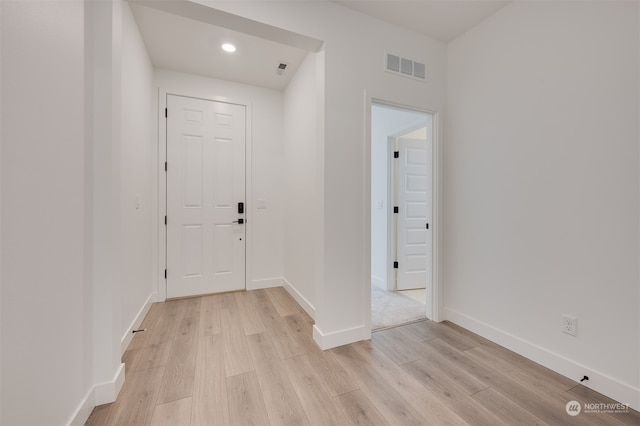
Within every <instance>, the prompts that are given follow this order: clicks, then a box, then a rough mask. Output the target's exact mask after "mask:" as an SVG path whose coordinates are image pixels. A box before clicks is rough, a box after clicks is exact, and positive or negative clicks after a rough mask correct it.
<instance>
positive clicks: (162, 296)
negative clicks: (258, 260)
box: [153, 87, 281, 302]
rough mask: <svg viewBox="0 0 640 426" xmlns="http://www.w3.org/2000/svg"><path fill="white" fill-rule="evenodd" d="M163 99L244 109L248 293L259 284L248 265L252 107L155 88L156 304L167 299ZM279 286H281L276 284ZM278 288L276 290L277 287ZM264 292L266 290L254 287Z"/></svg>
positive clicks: (249, 252) (250, 104) (212, 96)
mask: <svg viewBox="0 0 640 426" xmlns="http://www.w3.org/2000/svg"><path fill="white" fill-rule="evenodd" d="M167 95H175V96H183V97H188V98H195V99H204V100H207V101H213V102H224V103H230V104H235V105H242V106H244V107H245V131H246V138H245V224H246V225H245V239H246V245H245V286H244V287H245V289H246V290H250V289H252V288H254V287H253V285H255V283H256V282H259V281H262V280H252V275H251V273H252V270H251V262H252V261H253V257H252V251H253V250H252V247H251V244H252V241H253V238H252V236H253V226H252V225H253V217H252V214H251V207H252V200H253V195H252V169H251V166H252V146H253V145H252V136H253V133H252V127H253V126H252V113H251V111H252V103H251V102H250V101H249V100H245V99H232V98H227V97H223V96H215V95H206V94H205V95H203V94H202V93H200V92H194V91H191V90H183V89H167V88H163V87H159V88H158V145H157V147H158V153H157V154H158V157H157V158H158V163H157V170H158V176H157V185H158V186H157V189H158V192H157V195H158V197H157V200H156V202H157V204H156V211H157V212H158V227H157V231H158V234H157V236H158V238H157V242H158V253H157V254H158V256H157V258H155V259H154V261H153V263H154V265H153V269H154V271H155V272H154V274H157V277H158V279H157V301H158V302H164V301H165V300H166V299H167V281H166V279H165V278H164V271H165V269H166V268H167V229H166V227H165V224H164V216H165V215H166V214H167V179H166V175H165V174H164V163H165V162H166V161H167V121H166V120H165V116H164V112H165V108H167ZM279 285H281V284H279ZM279 285H278V286H279ZM255 288H266V287H255Z"/></svg>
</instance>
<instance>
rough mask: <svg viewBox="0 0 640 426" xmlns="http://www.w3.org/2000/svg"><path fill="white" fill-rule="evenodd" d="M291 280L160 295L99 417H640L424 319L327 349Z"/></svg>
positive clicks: (109, 421)
mask: <svg viewBox="0 0 640 426" xmlns="http://www.w3.org/2000/svg"><path fill="white" fill-rule="evenodd" d="M312 324H313V321H312V320H311V318H310V317H309V316H308V315H306V314H305V313H304V312H303V310H302V309H301V308H300V307H299V306H298V305H297V304H296V303H295V301H294V300H293V299H292V298H291V297H290V296H289V295H288V294H287V293H286V291H285V290H284V289H283V288H280V287H279V288H271V289H266V290H255V291H249V292H244V291H243V292H235V293H224V294H218V295H211V296H203V297H197V298H191V299H180V300H172V301H168V302H165V303H156V304H154V305H153V306H152V308H151V310H150V312H149V314H148V315H147V317H146V318H145V320H144V322H143V325H142V328H146V329H147V331H145V332H142V333H137V334H136V335H135V337H134V339H133V341H132V343H131V345H130V346H129V348H128V350H127V351H126V353H125V355H124V357H123V361H124V362H125V363H126V368H127V371H126V377H127V380H126V382H125V385H124V387H123V389H122V391H121V392H120V395H119V396H118V399H117V401H116V402H115V403H113V404H107V405H103V406H99V407H96V408H95V410H94V411H93V413H92V415H91V417H90V418H89V419H88V421H87V424H88V425H130V424H154V425H160V424H166V425H189V424H191V425H212V424H221V425H245V424H258V425H267V424H271V425H282V424H294V425H303V424H314V425H330V424H333V425H346V424H366V425H373V424H421V425H429V424H433V425H443V424H471V425H477V424H491V425H499V424H505V425H507V424H508V425H512V424H551V425H556V424H568V425H572V424H580V425H589V424H629V425H632V424H639V423H640V414H639V413H638V412H635V411H631V413H629V414H619V415H615V416H612V415H606V414H581V415H580V416H578V417H570V416H568V415H567V413H566V412H565V405H566V404H567V402H568V401H570V400H576V401H579V402H581V403H592V402H609V401H610V400H608V399H607V398H606V397H603V396H601V395H599V394H597V393H595V392H593V391H591V390H589V389H587V388H585V387H583V386H581V385H579V384H577V383H576V382H574V381H572V380H569V379H567V378H565V377H563V376H560V375H558V374H556V373H554V372H552V371H550V370H548V369H546V368H544V367H541V366H540V365H538V364H535V363H533V362H531V361H529V360H527V359H525V358H523V357H521V356H519V355H517V354H514V353H513V352H511V351H508V350H506V349H504V348H503V347H501V346H498V345H496V344H494V343H491V342H489V341H487V340H486V339H483V338H481V337H479V336H477V335H475V334H473V333H470V332H468V331H466V330H464V329H462V328H460V327H457V326H455V325H453V324H450V323H446V322H445V323H441V324H436V323H432V322H430V321H422V322H418V323H414V324H410V325H406V326H402V327H396V328H391V329H387V330H384V331H380V332H377V333H374V334H373V337H372V340H371V341H365V342H359V343H355V344H351V345H347V346H342V347H339V348H335V349H332V350H329V351H325V352H322V351H320V349H319V348H318V347H317V346H316V344H315V343H314V341H313V339H312V331H311V327H312Z"/></svg>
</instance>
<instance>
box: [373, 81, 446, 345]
mask: <svg viewBox="0 0 640 426" xmlns="http://www.w3.org/2000/svg"><path fill="white" fill-rule="evenodd" d="M364 97H365V99H364V100H365V102H364V104H365V105H364V106H365V114H364V117H365V141H364V142H365V147H364V148H365V156H364V157H365V158H364V161H365V164H364V169H365V185H366V187H365V194H364V200H365V203H364V205H365V206H366V208H365V211H364V218H365V220H364V224H363V227H364V229H363V231H364V232H363V233H364V236H365V244H364V246H365V247H364V253H363V257H364V262H363V267H364V271H363V276H364V277H365V283H364V284H365V300H364V303H365V309H364V313H365V318H364V323H365V327H366V329H367V330H368V332H369V333H368V335H370V334H371V107H372V106H373V104H377V105H382V106H389V107H392V108H399V109H404V110H409V111H416V112H420V113H426V114H431V115H432V116H433V129H432V132H433V146H432V150H433V153H432V185H433V189H432V190H433V192H432V202H433V205H432V222H433V223H432V229H433V237H432V256H433V271H432V288H431V295H432V297H431V303H430V304H427V305H428V306H427V307H426V315H427V318H429V319H431V320H433V321H435V322H440V321H443V320H444V317H443V309H442V294H443V291H442V270H443V268H442V260H443V259H442V233H443V229H444V227H443V223H442V218H443V215H442V208H443V203H442V188H443V186H442V185H443V170H442V164H443V149H442V136H441V128H442V123H441V121H442V113H440V112H439V111H437V110H435V109H429V108H423V107H415V106H411V105H406V104H403V103H399V102H394V101H389V100H385V99H384V97H378V96H375V95H373V94H372V93H371V92H370V91H368V90H367V91H365V96H364Z"/></svg>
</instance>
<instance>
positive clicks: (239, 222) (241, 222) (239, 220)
mask: <svg viewBox="0 0 640 426" xmlns="http://www.w3.org/2000/svg"><path fill="white" fill-rule="evenodd" d="M232 223H237V224H239V225H242V224H243V223H244V219H242V218H240V219H238V220H234V221H233V222H232Z"/></svg>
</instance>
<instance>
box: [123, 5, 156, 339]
mask: <svg viewBox="0 0 640 426" xmlns="http://www.w3.org/2000/svg"><path fill="white" fill-rule="evenodd" d="M122 12H123V15H122V18H123V20H122V77H121V84H122V109H121V116H122V142H121V149H120V158H121V160H120V188H119V196H120V226H121V232H122V239H121V249H120V250H119V256H120V258H119V261H120V269H121V272H120V274H121V280H120V281H121V282H120V284H121V289H122V290H121V297H122V322H121V327H122V329H121V333H120V335H121V336H123V337H122V340H123V343H125V344H126V343H128V341H129V340H130V337H131V329H132V326H133V325H134V323H135V322H136V320H142V318H141V317H142V316H143V315H141V314H143V313H144V312H143V309H144V307H145V306H146V305H147V303H149V302H151V301H152V300H151V296H152V293H153V292H154V290H155V289H154V287H152V278H151V272H152V266H151V250H152V245H151V241H152V239H151V234H152V216H153V215H154V213H155V212H152V209H153V207H154V206H153V205H152V202H151V195H152V194H151V187H152V185H151V179H152V177H154V178H155V176H156V174H157V171H156V165H155V164H152V148H153V147H154V146H156V145H157V141H156V140H155V139H154V135H155V132H154V129H155V126H156V123H157V120H156V114H155V112H156V104H155V99H156V96H157V95H156V90H155V86H154V80H153V79H154V75H153V65H152V64H151V60H150V59H149V55H148V53H147V51H146V49H145V46H144V42H143V41H142V37H141V35H140V32H139V30H138V27H137V25H136V22H135V20H134V18H133V15H132V13H131V9H130V8H129V5H128V4H126V3H124V4H123V6H122Z"/></svg>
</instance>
